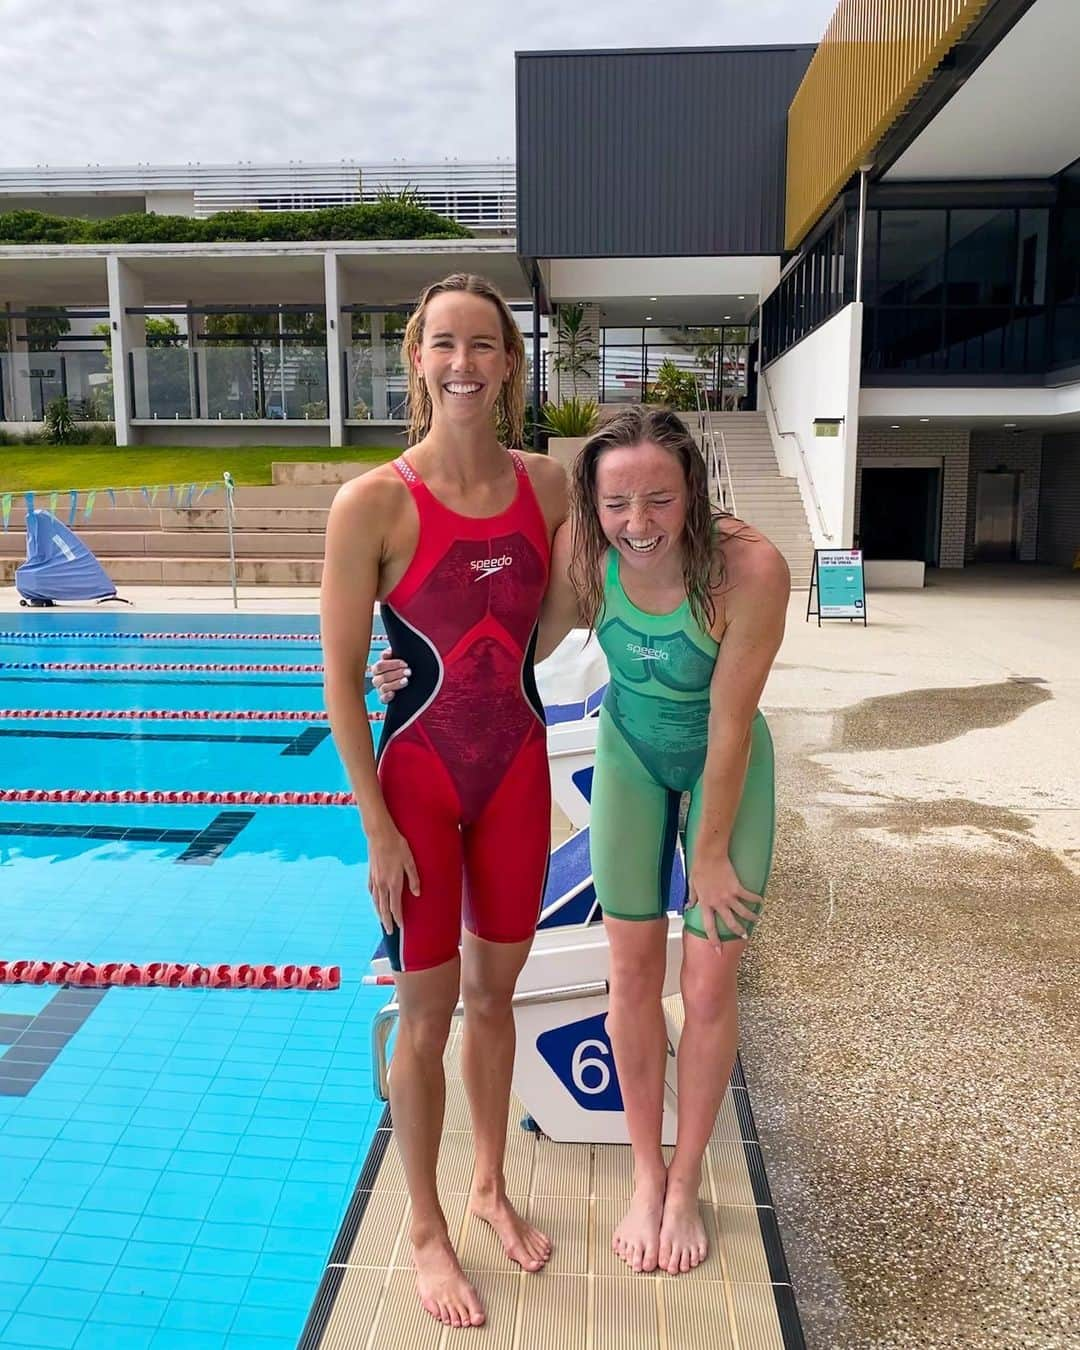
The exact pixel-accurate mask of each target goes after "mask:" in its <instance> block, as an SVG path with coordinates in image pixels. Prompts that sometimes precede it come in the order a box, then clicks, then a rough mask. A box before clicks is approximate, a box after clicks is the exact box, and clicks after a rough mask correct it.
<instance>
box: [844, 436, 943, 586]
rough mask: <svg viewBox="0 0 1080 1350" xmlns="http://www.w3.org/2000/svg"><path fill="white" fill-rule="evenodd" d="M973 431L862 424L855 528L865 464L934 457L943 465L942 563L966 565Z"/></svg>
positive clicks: (883, 465)
mask: <svg viewBox="0 0 1080 1350" xmlns="http://www.w3.org/2000/svg"><path fill="white" fill-rule="evenodd" d="M968 441H969V433H968V431H967V430H966V429H965V428H962V427H961V428H956V427H940V428H938V429H933V428H930V427H926V428H925V429H924V428H922V427H918V428H916V427H910V428H907V427H903V428H901V429H900V430H899V431H892V430H891V429H890V428H889V427H865V426H860V427H859V449H858V452H857V456H856V464H855V521H856V525H855V532H856V533H858V532H859V525H858V522H859V507H860V500H861V495H862V471H863V468H864V466H867V465H869V466H870V467H871V468H887V467H888V465H889V463H890V461H897V460H905V459H907V460H913V459H927V458H932V459H934V460H936V461H937V462H938V463H940V464H941V466H942V501H941V555H940V558H939V565H940V566H941V567H963V565H964V542H965V537H966V534H967V511H968V508H967V499H968V453H969V446H968Z"/></svg>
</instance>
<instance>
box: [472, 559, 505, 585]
mask: <svg viewBox="0 0 1080 1350" xmlns="http://www.w3.org/2000/svg"><path fill="white" fill-rule="evenodd" d="M513 561H514V560H513V558H511V556H510V554H509V553H504V554H503V556H502V557H501V558H474V559H473V560H472V562H471V563H470V564H469V566H470V567H471V568H472V570H473V571H474V572H475V573H476V576H475V577H474V578H473V580H474V581H479V580H480V579H481V577H490V576H491V575H492V574H493V573H495V572H501V571H502V569H503V568H504V567H509V566H510V564H511V563H512V562H513Z"/></svg>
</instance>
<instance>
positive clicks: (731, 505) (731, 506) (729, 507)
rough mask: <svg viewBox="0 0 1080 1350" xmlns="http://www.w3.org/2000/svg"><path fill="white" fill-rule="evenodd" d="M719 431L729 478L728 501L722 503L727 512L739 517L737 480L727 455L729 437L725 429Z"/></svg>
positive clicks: (726, 472)
mask: <svg viewBox="0 0 1080 1350" xmlns="http://www.w3.org/2000/svg"><path fill="white" fill-rule="evenodd" d="M710 430H711V428H710ZM719 431H720V453H721V455H723V457H724V474H725V476H726V478H727V496H726V500H725V501H723V502H722V505H723V507H724V510H725V511H730V512H731V514H732V515H733V516H737V515H738V514H739V512H738V509H737V508H736V506H735V480H734V478H732V476H731V461H730V460H729V459H728V453H727V437H726V436H725V435H724V428H723V427H720V428H719Z"/></svg>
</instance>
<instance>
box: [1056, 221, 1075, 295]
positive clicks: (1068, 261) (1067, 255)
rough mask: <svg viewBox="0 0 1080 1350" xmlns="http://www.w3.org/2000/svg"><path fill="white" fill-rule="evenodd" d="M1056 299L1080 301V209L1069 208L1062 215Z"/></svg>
mask: <svg viewBox="0 0 1080 1350" xmlns="http://www.w3.org/2000/svg"><path fill="white" fill-rule="evenodd" d="M1055 271H1056V275H1055V278H1054V299H1055V300H1056V301H1057V302H1058V303H1059V304H1061V303H1062V302H1065V301H1070V300H1080V207H1076V206H1069V207H1066V208H1065V210H1064V211H1062V213H1061V237H1060V239H1059V241H1058V249H1057V267H1056V269H1055Z"/></svg>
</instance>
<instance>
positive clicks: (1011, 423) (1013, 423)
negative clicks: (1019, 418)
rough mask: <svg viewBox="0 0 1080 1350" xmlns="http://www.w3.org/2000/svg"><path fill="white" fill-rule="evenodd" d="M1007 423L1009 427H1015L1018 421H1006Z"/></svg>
mask: <svg viewBox="0 0 1080 1350" xmlns="http://www.w3.org/2000/svg"><path fill="white" fill-rule="evenodd" d="M1005 425H1006V426H1007V427H1014V426H1016V423H1015V422H1006V423H1005Z"/></svg>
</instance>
